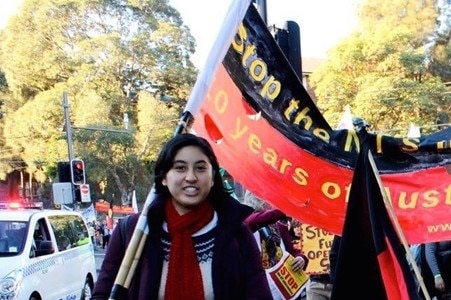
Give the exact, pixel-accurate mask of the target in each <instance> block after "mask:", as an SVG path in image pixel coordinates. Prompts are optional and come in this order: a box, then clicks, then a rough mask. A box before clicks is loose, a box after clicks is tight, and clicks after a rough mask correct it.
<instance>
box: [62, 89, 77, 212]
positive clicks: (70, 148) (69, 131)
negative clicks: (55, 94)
mask: <svg viewBox="0 0 451 300" xmlns="http://www.w3.org/2000/svg"><path fill="white" fill-rule="evenodd" d="M63 108H64V120H65V125H66V138H67V150H68V151H67V152H68V153H69V166H70V165H71V164H72V160H73V159H74V147H73V142H72V124H71V121H70V111H69V100H68V99H67V92H66V91H64V92H63ZM71 177H72V174H71ZM71 186H72V204H73V205H74V208H75V204H76V203H75V187H74V185H73V183H72V182H71Z"/></svg>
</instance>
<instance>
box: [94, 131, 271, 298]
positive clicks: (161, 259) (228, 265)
mask: <svg viewBox="0 0 451 300" xmlns="http://www.w3.org/2000/svg"><path fill="white" fill-rule="evenodd" d="M219 169H220V167H219V164H218V160H217V158H216V156H215V154H214V152H213V149H212V147H211V146H210V144H209V143H208V141H207V140H205V139H203V138H201V137H197V136H195V135H193V134H179V135H176V136H175V137H173V138H172V139H170V140H169V141H168V142H167V143H166V144H165V145H164V146H163V148H162V150H161V152H160V154H159V156H158V158H157V160H156V162H155V167H154V189H153V195H151V196H153V200H152V202H151V203H150V205H149V207H148V211H147V225H148V230H149V234H148V236H147V239H146V242H145V245H144V248H143V251H142V255H141V257H140V258H139V263H138V265H137V267H136V270H135V271H134V273H133V278H132V280H131V283H130V286H129V287H128V289H127V291H126V294H127V297H126V299H133V300H144V299H146V300H147V299H167V300H179V299H190V300H200V299H230V300H232V299H255V300H257V299H258V300H264V299H272V298H271V291H270V289H269V285H268V282H267V280H266V274H265V271H264V269H263V268H262V265H261V260H260V253H259V249H258V245H257V243H256V241H255V239H254V236H253V234H252V232H251V231H250V229H249V227H247V226H246V225H245V224H244V223H243V221H244V220H245V218H246V217H247V216H249V215H250V214H251V213H252V208H251V207H249V206H246V205H243V204H241V203H240V202H238V201H237V200H235V199H234V198H232V197H231V195H230V193H228V192H227V190H226V189H225V188H224V184H223V181H222V177H221V175H220V173H219ZM138 218H139V215H138V214H135V215H131V216H130V217H128V218H125V219H124V220H123V221H122V220H121V221H120V223H119V224H118V226H117V227H116V229H115V230H114V231H113V234H112V236H111V239H110V245H109V246H108V248H107V250H106V254H105V258H104V261H103V263H102V266H101V269H100V272H99V276H98V279H97V282H96V283H95V286H94V290H93V295H92V297H91V299H92V300H96V299H109V296H110V294H111V290H112V288H113V286H114V281H115V278H116V275H117V274H118V271H119V268H120V266H121V261H122V258H123V256H124V253H125V251H126V250H127V243H128V242H129V241H130V238H131V236H132V234H133V232H134V227H135V226H136V223H137V221H138ZM122 222H123V223H122ZM124 224H125V225H127V226H125V227H124ZM122 228H124V230H122ZM124 232H125V233H124ZM124 235H125V236H124ZM131 246H132V245H130V247H131Z"/></svg>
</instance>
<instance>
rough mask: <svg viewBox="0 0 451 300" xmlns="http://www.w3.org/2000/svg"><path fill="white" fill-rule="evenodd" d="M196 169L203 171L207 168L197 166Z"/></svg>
mask: <svg viewBox="0 0 451 300" xmlns="http://www.w3.org/2000/svg"><path fill="white" fill-rule="evenodd" d="M196 169H197V170H198V171H200V172H203V171H205V170H207V167H206V166H198V167H197V168H196Z"/></svg>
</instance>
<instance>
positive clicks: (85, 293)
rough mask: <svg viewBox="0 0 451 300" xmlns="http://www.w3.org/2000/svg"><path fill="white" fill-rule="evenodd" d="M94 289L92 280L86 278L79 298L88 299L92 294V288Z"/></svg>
mask: <svg viewBox="0 0 451 300" xmlns="http://www.w3.org/2000/svg"><path fill="white" fill-rule="evenodd" d="M93 289H94V284H93V282H92V281H91V280H90V279H89V278H86V281H85V285H84V286H83V290H82V291H81V298H80V299H81V300H89V299H91V296H92V290H93Z"/></svg>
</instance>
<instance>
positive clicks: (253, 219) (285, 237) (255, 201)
mask: <svg viewBox="0 0 451 300" xmlns="http://www.w3.org/2000/svg"><path fill="white" fill-rule="evenodd" d="M244 204H247V205H249V206H251V207H253V208H254V212H253V213H252V214H251V215H250V216H249V217H247V218H246V220H245V223H246V224H247V225H248V226H249V228H250V229H251V230H252V232H258V233H259V234H258V235H257V237H256V238H257V239H258V240H257V242H258V243H260V249H261V259H262V265H263V268H265V269H268V268H271V267H273V266H274V265H276V264H277V263H278V262H279V261H280V259H281V258H282V255H283V251H287V252H288V253H289V254H291V255H292V256H293V257H294V260H293V262H292V268H293V271H294V272H301V271H303V270H305V268H306V267H307V264H308V258H307V257H306V256H305V255H303V254H302V253H301V251H300V249H296V248H295V247H294V246H293V242H292V239H291V235H290V232H289V229H288V226H287V222H286V221H287V216H286V214H285V213H283V212H282V211H281V210H279V209H276V208H273V207H272V206H271V205H270V204H268V203H267V202H265V201H263V200H262V199H260V198H258V197H257V196H255V195H254V194H252V193H251V192H250V191H246V193H245V195H244ZM273 297H274V299H281V298H280V294H279V293H278V292H276V293H273Z"/></svg>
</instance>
